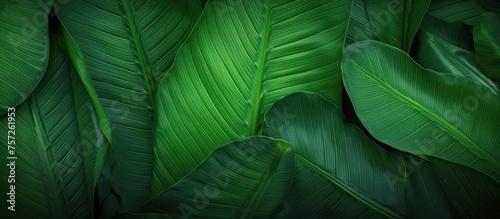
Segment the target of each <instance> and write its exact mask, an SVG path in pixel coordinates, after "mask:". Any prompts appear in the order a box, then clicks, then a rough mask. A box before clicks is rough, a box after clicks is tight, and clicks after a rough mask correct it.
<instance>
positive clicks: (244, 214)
mask: <svg viewBox="0 0 500 219" xmlns="http://www.w3.org/2000/svg"><path fill="white" fill-rule="evenodd" d="M282 144H285V143H283V142H276V147H277V148H278V150H279V154H278V156H277V157H276V159H274V161H273V162H272V163H271V165H270V166H269V169H268V171H267V172H266V173H265V175H264V176H263V177H262V183H261V184H260V185H259V187H258V188H257V191H256V192H255V193H254V195H253V196H251V197H250V200H249V202H248V205H246V206H244V207H242V208H241V209H243V211H241V214H239V215H238V216H237V218H252V217H253V214H254V213H255V211H256V208H257V207H258V204H259V203H260V201H261V199H262V196H263V194H264V192H265V191H267V189H268V188H269V185H270V184H271V179H272V178H273V176H274V175H275V173H276V171H277V170H278V167H279V164H280V163H281V161H282V159H283V155H284V154H285V153H286V152H288V151H289V150H290V148H287V147H286V146H283V145H282Z"/></svg>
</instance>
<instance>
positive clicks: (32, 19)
mask: <svg viewBox="0 0 500 219" xmlns="http://www.w3.org/2000/svg"><path fill="white" fill-rule="evenodd" d="M49 4H50V3H49V2H48V1H46V0H41V1H37V2H34V1H28V0H16V1H7V0H4V1H1V2H0V21H1V22H0V36H2V37H0V66H1V68H0V93H1V94H2V98H1V99H0V116H1V115H4V114H5V113H6V112H7V108H9V107H15V106H17V105H19V104H20V103H21V102H23V101H24V100H25V99H26V98H27V97H28V96H29V94H30V93H31V92H32V91H33V90H34V89H35V87H36V85H37V84H38V83H39V82H40V80H41V79H42V76H43V74H44V72H45V70H46V68H47V62H48V60H49V34H48V21H47V17H48V16H47V14H48V12H49V11H50V8H51V7H52V6H51V5H49Z"/></svg>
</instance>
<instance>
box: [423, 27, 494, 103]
mask: <svg viewBox="0 0 500 219" xmlns="http://www.w3.org/2000/svg"><path fill="white" fill-rule="evenodd" d="M417 38H418V42H419V43H418V47H417V48H416V62H418V63H419V64H420V65H421V66H422V67H424V68H429V69H432V70H435V71H439V72H446V73H450V74H454V75H457V76H459V77H460V76H462V77H466V78H468V79H469V80H470V81H471V83H474V84H477V85H478V86H481V87H484V88H485V89H489V90H490V91H491V92H493V93H498V87H497V86H496V85H495V84H494V83H493V81H491V80H490V79H489V78H487V77H486V76H485V75H484V74H483V73H482V72H481V70H479V68H478V67H477V65H476V60H475V59H474V57H475V55H474V53H473V52H471V51H468V50H465V49H462V48H460V47H458V46H455V45H452V44H451V43H448V42H446V41H445V40H443V39H440V38H439V37H436V36H435V35H433V34H430V33H427V32H420V33H419V34H418V35H417Z"/></svg>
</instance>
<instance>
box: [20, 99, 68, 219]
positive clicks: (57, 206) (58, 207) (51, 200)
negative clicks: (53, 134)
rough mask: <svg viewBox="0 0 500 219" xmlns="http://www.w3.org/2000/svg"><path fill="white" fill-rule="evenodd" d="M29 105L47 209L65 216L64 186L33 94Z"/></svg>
mask: <svg viewBox="0 0 500 219" xmlns="http://www.w3.org/2000/svg"><path fill="white" fill-rule="evenodd" d="M29 107H30V111H31V115H32V117H33V123H34V128H33V129H34V132H35V133H36V139H37V142H36V143H35V144H34V146H35V150H36V151H37V152H38V157H39V158H40V160H41V162H40V166H41V168H39V170H41V171H42V173H41V176H42V178H43V179H45V180H47V182H46V183H44V182H43V181H42V183H44V184H45V187H46V188H48V189H47V192H48V195H47V196H46V197H47V205H48V207H47V209H48V211H49V213H50V216H51V217H53V218H66V217H68V216H69V215H68V212H67V208H66V201H65V199H64V195H63V193H62V189H61V188H63V187H64V186H63V185H62V183H61V182H60V180H58V176H57V170H56V169H55V168H56V166H55V165H53V164H55V163H56V162H55V161H54V159H53V156H52V154H50V147H51V143H50V140H49V139H48V132H47V130H45V126H44V125H43V122H42V116H41V114H40V111H39V108H38V103H37V101H36V98H35V97H34V96H33V95H30V97H29Z"/></svg>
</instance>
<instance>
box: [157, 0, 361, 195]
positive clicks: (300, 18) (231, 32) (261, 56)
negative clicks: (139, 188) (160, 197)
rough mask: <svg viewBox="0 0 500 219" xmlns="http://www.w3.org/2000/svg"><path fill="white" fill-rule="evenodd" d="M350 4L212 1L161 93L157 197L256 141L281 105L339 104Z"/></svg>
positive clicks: (347, 0) (325, 0) (346, 0)
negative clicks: (234, 145) (282, 101)
mask: <svg viewBox="0 0 500 219" xmlns="http://www.w3.org/2000/svg"><path fill="white" fill-rule="evenodd" d="M351 5H352V2H351V1H350V0H340V1H329V0H318V1H305V0H304V1H285V0H261V1H233V0H224V1H212V2H209V3H207V5H206V8H205V11H204V13H203V15H202V17H201V18H200V20H199V22H198V24H197V26H196V28H195V29H194V30H193V32H192V33H191V37H190V38H189V40H188V41H187V42H186V44H184V45H183V46H182V47H181V49H180V50H179V53H178V55H177V58H176V62H175V64H174V67H173V68H172V70H171V71H170V72H169V74H167V75H166V77H165V78H164V79H163V81H162V83H161V84H160V87H159V89H158V108H157V109H158V111H157V114H156V127H155V140H154V141H155V155H156V159H155V162H154V171H153V178H152V181H151V186H152V188H151V189H152V190H151V192H152V194H157V193H158V192H160V191H162V190H163V189H165V188H167V187H169V186H171V185H173V184H174V183H175V182H177V181H179V180H180V179H181V178H182V177H184V176H185V175H186V174H188V173H189V172H190V171H192V170H193V169H194V168H195V167H196V166H197V165H198V164H199V163H200V162H201V161H202V160H203V159H205V157H206V156H207V155H208V154H209V153H210V152H211V151H212V150H213V149H214V148H216V147H218V146H220V145H223V144H226V143H229V142H231V141H234V140H238V139H244V138H246V137H249V136H253V135H255V134H257V132H258V131H259V126H260V124H261V123H262V119H263V114H264V112H265V111H266V110H267V109H268V108H269V107H270V106H271V104H272V103H273V102H274V101H276V100H277V99H279V98H280V97H282V96H284V95H287V94H290V93H293V92H297V91H314V92H318V93H321V94H322V95H324V96H325V97H327V98H328V99H329V100H331V101H334V102H336V103H338V104H340V98H341V83H340V82H341V81H340V72H341V71H340V61H341V57H342V51H343V44H344V43H343V42H344V39H345V35H346V32H347V25H348V17H349V13H350V8H351Z"/></svg>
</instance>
